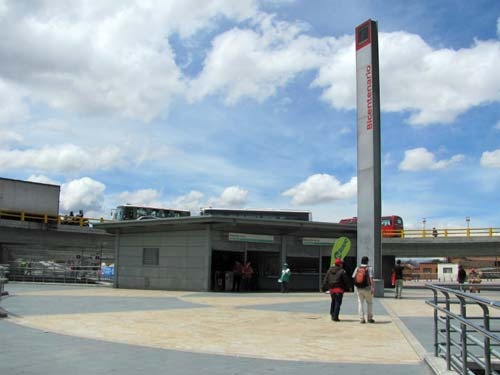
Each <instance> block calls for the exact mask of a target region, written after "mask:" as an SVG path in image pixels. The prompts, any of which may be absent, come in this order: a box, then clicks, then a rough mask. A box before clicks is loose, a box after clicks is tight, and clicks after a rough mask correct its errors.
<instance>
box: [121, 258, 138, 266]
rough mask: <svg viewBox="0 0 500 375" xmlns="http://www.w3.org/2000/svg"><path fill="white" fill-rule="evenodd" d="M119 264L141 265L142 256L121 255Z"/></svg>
mask: <svg viewBox="0 0 500 375" xmlns="http://www.w3.org/2000/svg"><path fill="white" fill-rule="evenodd" d="M120 266H121V267H142V257H131V256H127V257H121V256H120Z"/></svg>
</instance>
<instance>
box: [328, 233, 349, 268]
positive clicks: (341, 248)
mask: <svg viewBox="0 0 500 375" xmlns="http://www.w3.org/2000/svg"><path fill="white" fill-rule="evenodd" d="M349 250H351V240H350V239H349V238H347V237H340V238H339V239H338V240H337V241H335V244H334V245H333V248H332V257H331V259H330V266H333V264H334V262H335V259H338V258H340V259H342V260H343V259H344V258H345V257H346V256H347V254H348V253H349Z"/></svg>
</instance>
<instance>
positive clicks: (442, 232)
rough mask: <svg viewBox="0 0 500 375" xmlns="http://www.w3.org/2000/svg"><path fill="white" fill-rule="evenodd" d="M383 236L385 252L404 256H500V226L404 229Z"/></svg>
mask: <svg viewBox="0 0 500 375" xmlns="http://www.w3.org/2000/svg"><path fill="white" fill-rule="evenodd" d="M387 234H389V235H392V236H394V237H383V238H382V255H392V256H396V257H402V258H415V257H426V258H427V257H449V256H454V257H465V256H469V257H471V256H497V255H499V254H500V228H493V227H490V228H455V229H453V228H451V229H448V228H446V229H434V230H430V229H427V230H426V229H422V230H412V229H410V230H401V231H394V232H393V233H388V232H385V235H387Z"/></svg>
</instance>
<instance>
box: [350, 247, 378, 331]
mask: <svg viewBox="0 0 500 375" xmlns="http://www.w3.org/2000/svg"><path fill="white" fill-rule="evenodd" d="M368 260H369V259H368V257H367V256H364V257H362V258H361V264H360V265H359V266H357V267H356V269H355V270H354V273H353V274H352V277H353V278H354V286H355V287H356V294H357V295H358V313H359V322H360V323H366V322H368V323H375V320H374V319H373V295H374V294H375V284H374V282H373V271H372V269H371V267H368ZM365 303H366V314H365ZM365 317H366V319H365Z"/></svg>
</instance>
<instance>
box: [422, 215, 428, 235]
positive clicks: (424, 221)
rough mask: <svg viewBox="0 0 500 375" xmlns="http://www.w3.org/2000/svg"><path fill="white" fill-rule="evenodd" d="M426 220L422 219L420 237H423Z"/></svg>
mask: <svg viewBox="0 0 500 375" xmlns="http://www.w3.org/2000/svg"><path fill="white" fill-rule="evenodd" d="M426 222H427V220H425V217H424V218H423V219H422V237H425V223H426Z"/></svg>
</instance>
